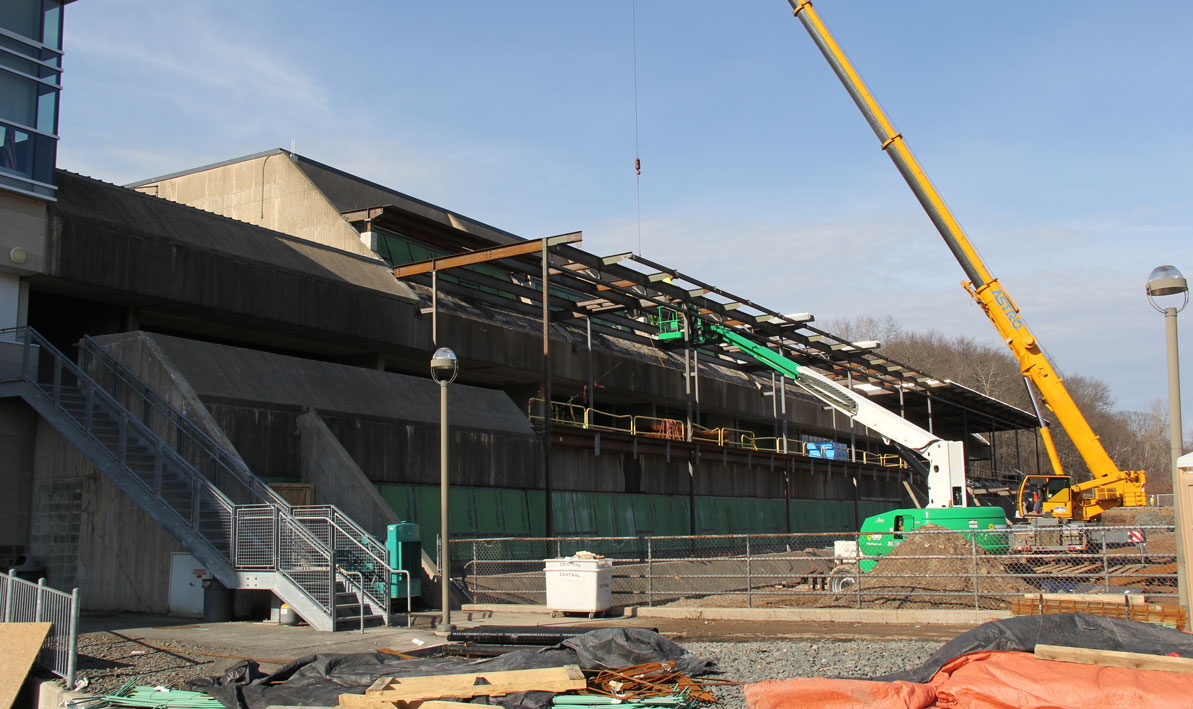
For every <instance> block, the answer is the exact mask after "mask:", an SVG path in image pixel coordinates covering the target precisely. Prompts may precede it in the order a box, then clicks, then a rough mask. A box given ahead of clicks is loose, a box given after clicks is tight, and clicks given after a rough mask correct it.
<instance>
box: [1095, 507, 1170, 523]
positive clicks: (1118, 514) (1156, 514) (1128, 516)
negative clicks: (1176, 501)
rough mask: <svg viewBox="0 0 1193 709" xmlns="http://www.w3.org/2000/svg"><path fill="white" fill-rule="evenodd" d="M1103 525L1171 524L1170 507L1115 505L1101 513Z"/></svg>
mask: <svg viewBox="0 0 1193 709" xmlns="http://www.w3.org/2000/svg"><path fill="white" fill-rule="evenodd" d="M1101 521H1102V525H1103V526H1105V527H1130V526H1133V525H1139V526H1141V527H1144V526H1152V525H1165V524H1173V511H1172V508H1171V507H1115V508H1114V509H1109V510H1106V511H1105V512H1103V513H1102V520H1101Z"/></svg>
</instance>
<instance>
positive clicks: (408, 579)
mask: <svg viewBox="0 0 1193 709" xmlns="http://www.w3.org/2000/svg"><path fill="white" fill-rule="evenodd" d="M320 506H321V507H327V508H330V509H332V510H335V511H336V512H337V513H339V512H340V510H339V509H338V508H336V507H335V506H334V505H312V506H311V507H320ZM300 510H301V508H300ZM340 514H342V513H340ZM296 519H299V520H303V519H309V520H322V521H324V522H327V524H328V525H329V526H331V527H332V528H334V529H335V530H336V531H337V532H339V533H340V534H342V535H343V536H344V538H345V539H348V540H349V541H351V542H352V543H353V544H355V545H356V546H357V547H358V548H359V549H360V550H361V551H363V552H364V553H365V554H366V555H368V557H369V558H370V559H372V560H373V562H374V563H376V564H377V565H378V566H380V567H381V568H382V569H383V572H382V573H385V574H402V575H403V576H405V577H406V608H407V611H409V609H410V600H411V596H410V582H411V576H410V572H409V571H407V570H406V569H395V568H394V567H392V566H390V565H389V562H388V561H386V560H384V559H382V558H381V557H380V556H378V555H377V554H375V553H373V551H372V550H371V549H369V548H368V547H367V546H366V545H365V544H363V543H362V542H361V541H360V540H359V539H357V538H356V537H355V536H354V535H353V534H352V533H350V532H349V531H348V530H345V529H344V528H343V527H341V526H340V525H339V524H337V523H336V521H335V520H334V519H332V518H330V517H316V516H309V517H297V518H296ZM345 519H347V518H346V517H345ZM352 526H353V527H356V525H355V524H353V525H352ZM356 528H357V529H359V527H356ZM308 531H309V530H308ZM364 534H365V536H366V537H367V538H369V539H372V537H371V536H370V535H368V533H367V532H365V533H364ZM332 548H333V549H334V548H335V545H334V544H333V545H332ZM353 573H355V572H353ZM362 578H363V577H362ZM386 583H387V584H388V583H389V579H388V578H387V579H386ZM361 593H362V594H364V595H366V596H368V597H369V599H370V600H371V601H373V603H375V604H377V605H378V606H380V607H382V608H384V609H385V615H386V625H388V624H389V603H388V599H387V598H386V599H382V598H378V597H377V596H375V595H373V594H372V593H370V592H369V591H368V590H366V589H364V588H362V589H361ZM406 624H407V626H409V624H410V616H409V613H408V614H407V617H406Z"/></svg>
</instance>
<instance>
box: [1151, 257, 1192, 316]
mask: <svg viewBox="0 0 1193 709" xmlns="http://www.w3.org/2000/svg"><path fill="white" fill-rule="evenodd" d="M1165 295H1184V296H1185V302H1184V303H1182V304H1181V306H1180V307H1179V308H1177V310H1181V309H1183V308H1184V307H1185V304H1187V303H1188V302H1189V285H1188V283H1186V281H1185V277H1184V276H1183V275H1181V272H1180V271H1179V270H1178V269H1177V268H1176V266H1156V267H1155V268H1153V269H1152V272H1151V274H1150V275H1149V276H1148V277H1147V299H1148V301H1149V302H1151V304H1152V307H1153V308H1155V309H1156V310H1160V311H1161V312H1162V311H1163V308H1161V307H1160V306H1159V305H1158V304H1157V303H1156V301H1155V300H1154V298H1156V297H1157V296H1165Z"/></svg>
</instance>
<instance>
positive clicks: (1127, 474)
mask: <svg viewBox="0 0 1193 709" xmlns="http://www.w3.org/2000/svg"><path fill="white" fill-rule="evenodd" d="M788 2H789V3H790V5H791V8H792V10H794V11H795V16H796V18H797V19H799V21H800V22H801V23H802V24H803V26H804V28H805V29H807V30H808V34H810V35H811V36H812V41H814V42H815V43H816V46H817V47H819V48H820V51H821V53H822V54H824V58H825V59H827V60H828V63H829V65H830V66H831V67H832V69H833V71H834V72H835V73H836V74H837V78H838V79H840V80H841V83H842V84H844V86H845V90H846V91H848V92H849V95H850V97H851V98H853V102H854V103H856V104H857V107H858V108H859V109H860V110H861V112H862V115H863V116H864V117H865V119H866V122H868V123H869V124H870V127H871V128H872V129H873V130H874V133H875V134H876V135H877V136H878V139H879V140H880V141H881V142H882V150H883V151H885V152H886V154H887V155H889V156H890V158H891V160H892V161H893V162H894V163H895V167H896V168H898V170H899V173H900V174H902V175H903V179H904V180H906V181H907V184H908V186H910V187H911V191H912V192H914V193H915V196H916V198H917V199H919V201H920V204H921V205H922V206H923V208H924V211H926V212H927V213H928V217H929V218H930V219H931V220H932V223H933V224H934V225H936V229H937V231H939V232H940V235H941V236H942V237H944V240H945V243H946V244H948V247H949V249H950V250H951V251H952V252H953V256H954V257H956V259H957V262H958V263H960V264H961V268H962V270H964V271H965V275H966V277H968V278H969V280H968V281H967V282H964V283H963V286H964V287H965V290H966V291H967V292H968V293H969V294H970V296H971V297H972V298H973V299H974V300H975V301H976V302H977V304H978V305H979V306H980V307H981V308H982V310H983V311H984V312H985V313H986V316H987V317H988V318H990V322H992V323H994V328H995V329H996V330H998V334H999V336H1000V337H1002V339H1003V341H1004V342H1006V343H1007V346H1008V347H1010V348H1011V352H1013V353H1014V354H1015V357H1016V358H1017V359H1018V360H1019V369H1020V371H1021V372H1022V373H1023V376H1024V377H1025V378H1027V379H1030V380H1031V381H1032V382H1033V383H1034V384H1035V385H1036V389H1038V390H1039V392H1040V395H1041V396H1043V398H1044V404H1045V405H1046V406H1047V407H1048V408H1049V409H1051V410H1052V412H1053V413H1054V414H1055V415H1056V418H1057V420H1058V421H1060V424H1061V425H1062V426H1064V429H1065V431H1066V432H1068V434H1069V438H1070V439H1071V440H1072V441H1073V445H1075V446H1076V447H1077V451H1078V452H1079V453H1080V454H1081V457H1082V459H1083V460H1085V464H1086V465H1087V466H1088V467H1089V471H1090V474H1091V475H1092V476H1093V478H1092V479H1091V480H1088V481H1086V482H1081V483H1074V482H1073V481H1072V479H1071V478H1070V477H1069V476H1067V475H1065V474H1064V471H1063V469H1062V468H1061V465H1060V459H1059V458H1058V457H1057V455H1056V448H1055V446H1054V445H1053V443H1052V437H1051V435H1050V433H1049V431H1048V428H1047V424H1046V422H1045V421H1044V419H1043V416H1040V412H1039V407H1038V406H1037V407H1036V414H1037V416H1039V417H1040V423H1041V433H1042V435H1043V438H1044V444H1045V448H1047V450H1048V457H1049V459H1050V460H1051V462H1052V467H1053V473H1054V474H1053V475H1030V476H1026V477H1024V479H1023V482H1022V484H1021V485H1020V488H1019V498H1020V499H1019V508H1020V509H1021V510H1023V509H1025V503H1026V502H1027V500H1025V497H1027V496H1030V494H1031V493H1032V492H1033V491H1039V492H1040V493H1041V495H1042V496H1043V497H1044V502H1043V506H1042V507H1043V509H1042V512H1043V514H1045V515H1051V516H1053V517H1057V518H1062V519H1069V520H1093V519H1097V517H1098V516H1099V515H1101V513H1102V512H1104V511H1105V510H1107V509H1110V508H1112V507H1119V506H1127V507H1137V506H1143V505H1146V504H1147V498H1146V496H1145V494H1144V473H1143V471H1142V470H1129V471H1128V470H1119V469H1118V466H1117V465H1115V464H1114V461H1112V460H1111V459H1110V456H1109V455H1107V453H1106V449H1105V448H1103V447H1102V444H1101V443H1100V442H1099V441H1098V436H1097V435H1096V434H1095V433H1094V432H1093V429H1091V428H1090V426H1089V423H1088V422H1086V420H1085V416H1083V415H1082V414H1081V410H1080V409H1078V408H1077V405H1076V404H1075V403H1074V402H1073V398H1072V397H1071V396H1069V392H1068V391H1067V390H1066V389H1065V386H1064V384H1063V383H1061V378H1060V376H1058V375H1057V373H1056V370H1055V369H1053V368H1052V364H1051V363H1049V361H1048V358H1047V357H1045V356H1044V353H1043V351H1042V350H1041V349H1040V345H1039V342H1037V340H1036V338H1035V336H1034V335H1032V334H1031V331H1030V330H1028V329H1027V325H1026V324H1025V323H1024V322H1023V318H1022V317H1020V314H1019V306H1018V305H1016V304H1015V301H1014V300H1012V299H1011V296H1010V294H1008V293H1007V292H1006V289H1004V288H1003V287H1002V285H1001V284H999V282H998V279H997V278H995V277H993V276H992V275H991V274H990V272H989V270H987V268H986V265H985V264H984V263H982V259H981V257H979V256H978V252H977V251H976V250H975V249H974V247H973V244H971V243H970V241H969V239H968V238H967V237H966V236H965V232H964V231H962V229H961V225H960V224H958V223H957V220H956V219H955V218H954V217H953V215H952V213H951V212H950V211H949V208H948V207H947V206H945V203H944V200H942V199H941V198H940V195H939V194H938V193H937V191H936V188H935V187H933V185H932V182H931V181H929V180H928V176H927V175H925V174H924V171H923V169H922V168H921V167H920V165H919V163H918V162H916V159H915V156H914V155H912V154H911V150H910V149H909V148H908V147H907V145H906V143H905V142H904V141H903V136H902V135H901V134H900V133H898V132H897V131H895V128H894V126H893V125H892V124H891V122H890V120H889V119H888V118H887V117H886V114H885V113H884V112H883V110H882V108H881V107H880V106H879V105H878V102H877V101H876V100H875V99H874V97H873V96H872V95H871V94H870V90H869V89H868V88H866V85H865V83H864V82H863V81H862V78H861V76H860V75H859V74H858V72H857V70H856V69H854V67H853V64H851V63H850V61H849V59H848V58H847V57H846V56H845V53H844V52H842V51H841V48H840V47H839V46H838V45H837V42H836V40H834V39H833V36H832V35H831V34H830V33H829V31H828V28H827V27H825V25H824V22H822V21H821V19H820V16H819V15H818V14H816V11H815V10H813V9H812V3H811V2H809V0H788ZM1028 392H1029V393H1031V387H1028ZM1032 404H1033V405H1035V396H1034V395H1033V396H1032Z"/></svg>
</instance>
